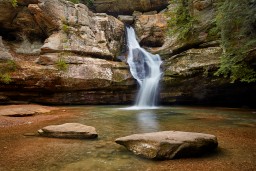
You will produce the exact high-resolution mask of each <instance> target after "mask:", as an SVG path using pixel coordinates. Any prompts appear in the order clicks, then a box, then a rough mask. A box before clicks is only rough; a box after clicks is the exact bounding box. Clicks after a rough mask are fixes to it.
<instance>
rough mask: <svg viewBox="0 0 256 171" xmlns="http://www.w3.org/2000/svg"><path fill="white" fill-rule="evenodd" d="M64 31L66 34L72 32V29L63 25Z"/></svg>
mask: <svg viewBox="0 0 256 171" xmlns="http://www.w3.org/2000/svg"><path fill="white" fill-rule="evenodd" d="M62 30H63V31H64V32H65V33H69V31H70V28H69V26H68V25H67V24H65V23H63V24H62Z"/></svg>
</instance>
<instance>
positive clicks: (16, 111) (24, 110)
mask: <svg viewBox="0 0 256 171" xmlns="http://www.w3.org/2000/svg"><path fill="white" fill-rule="evenodd" d="M57 109H58V108H56V107H49V106H40V105H33V104H28V105H9V106H1V107H0V116H10V117H26V116H33V115H36V114H43V113H49V112H51V111H52V110H57Z"/></svg>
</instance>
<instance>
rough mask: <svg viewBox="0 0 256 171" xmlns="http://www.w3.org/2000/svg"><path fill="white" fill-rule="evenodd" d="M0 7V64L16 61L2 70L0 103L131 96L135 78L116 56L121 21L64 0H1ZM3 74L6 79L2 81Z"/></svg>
mask: <svg viewBox="0 0 256 171" xmlns="http://www.w3.org/2000/svg"><path fill="white" fill-rule="evenodd" d="M0 6H1V9H5V10H4V11H2V10H1V12H0V13H1V15H0V16H1V18H0V23H2V24H1V26H0V30H1V32H0V36H1V39H0V40H1V41H0V51H1V59H3V62H4V64H3V65H8V60H14V61H15V63H16V65H17V66H16V67H15V68H16V70H15V71H10V72H9V71H4V72H1V77H2V81H1V84H0V89H1V92H0V97H1V98H0V99H1V100H0V101H1V102H2V103H8V102H9V103H14V102H15V101H25V102H39V103H50V104H109V103H112V104H117V103H118V104H119V103H127V102H130V101H132V99H133V94H134V93H133V87H134V86H135V85H134V81H133V79H132V77H131V75H130V73H129V70H128V67H127V65H126V64H124V63H122V62H117V61H116V60H117V58H116V57H117V56H118V54H120V52H121V50H122V45H123V38H124V25H123V23H122V22H120V21H119V20H117V19H116V18H114V17H112V16H108V15H106V14H94V13H92V12H91V11H90V10H89V9H88V8H87V7H86V6H85V5H83V4H76V5H75V4H73V3H70V2H68V1H64V0H54V1H51V0H44V1H39V2H34V3H31V2H30V1H22V2H21V1H19V2H18V6H17V7H13V6H12V5H11V3H10V2H6V1H0ZM2 7H3V8H2ZM11 14H13V15H11ZM2 40H3V41H2ZM6 74H8V76H9V77H10V80H9V81H8V80H7V81H8V82H6V83H4V81H3V79H4V77H3V75H6Z"/></svg>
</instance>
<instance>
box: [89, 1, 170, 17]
mask: <svg viewBox="0 0 256 171" xmlns="http://www.w3.org/2000/svg"><path fill="white" fill-rule="evenodd" d="M168 4H169V0H161V1H159V0H112V1H109V0H94V2H93V5H94V7H95V10H96V12H100V13H101V12H104V13H109V14H114V15H118V14H132V13H133V12H134V11H141V12H147V11H153V10H158V11H160V10H162V9H164V8H165V7H166V6H167V5H168Z"/></svg>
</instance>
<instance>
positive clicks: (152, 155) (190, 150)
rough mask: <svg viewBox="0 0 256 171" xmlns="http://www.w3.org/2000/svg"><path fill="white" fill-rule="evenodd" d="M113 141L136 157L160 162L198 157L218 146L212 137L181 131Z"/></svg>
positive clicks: (147, 134) (142, 135)
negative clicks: (159, 160)
mask: <svg viewBox="0 0 256 171" xmlns="http://www.w3.org/2000/svg"><path fill="white" fill-rule="evenodd" d="M115 141H116V143H118V144H121V145H124V146H125V147H126V148H127V149H128V150H130V151H132V152H133V153H134V154H136V155H139V156H142V157H145V158H149V159H161V160H162V159H174V158H181V157H193V156H200V155H202V154H205V153H209V152H211V151H213V150H214V149H216V147H217V146H218V142H217V138H216V137H215V136H214V135H210V134H203V133H194V132H181V131H163V132H153V133H145V134H134V135H130V136H126V137H121V138H118V139H116V140H115Z"/></svg>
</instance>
